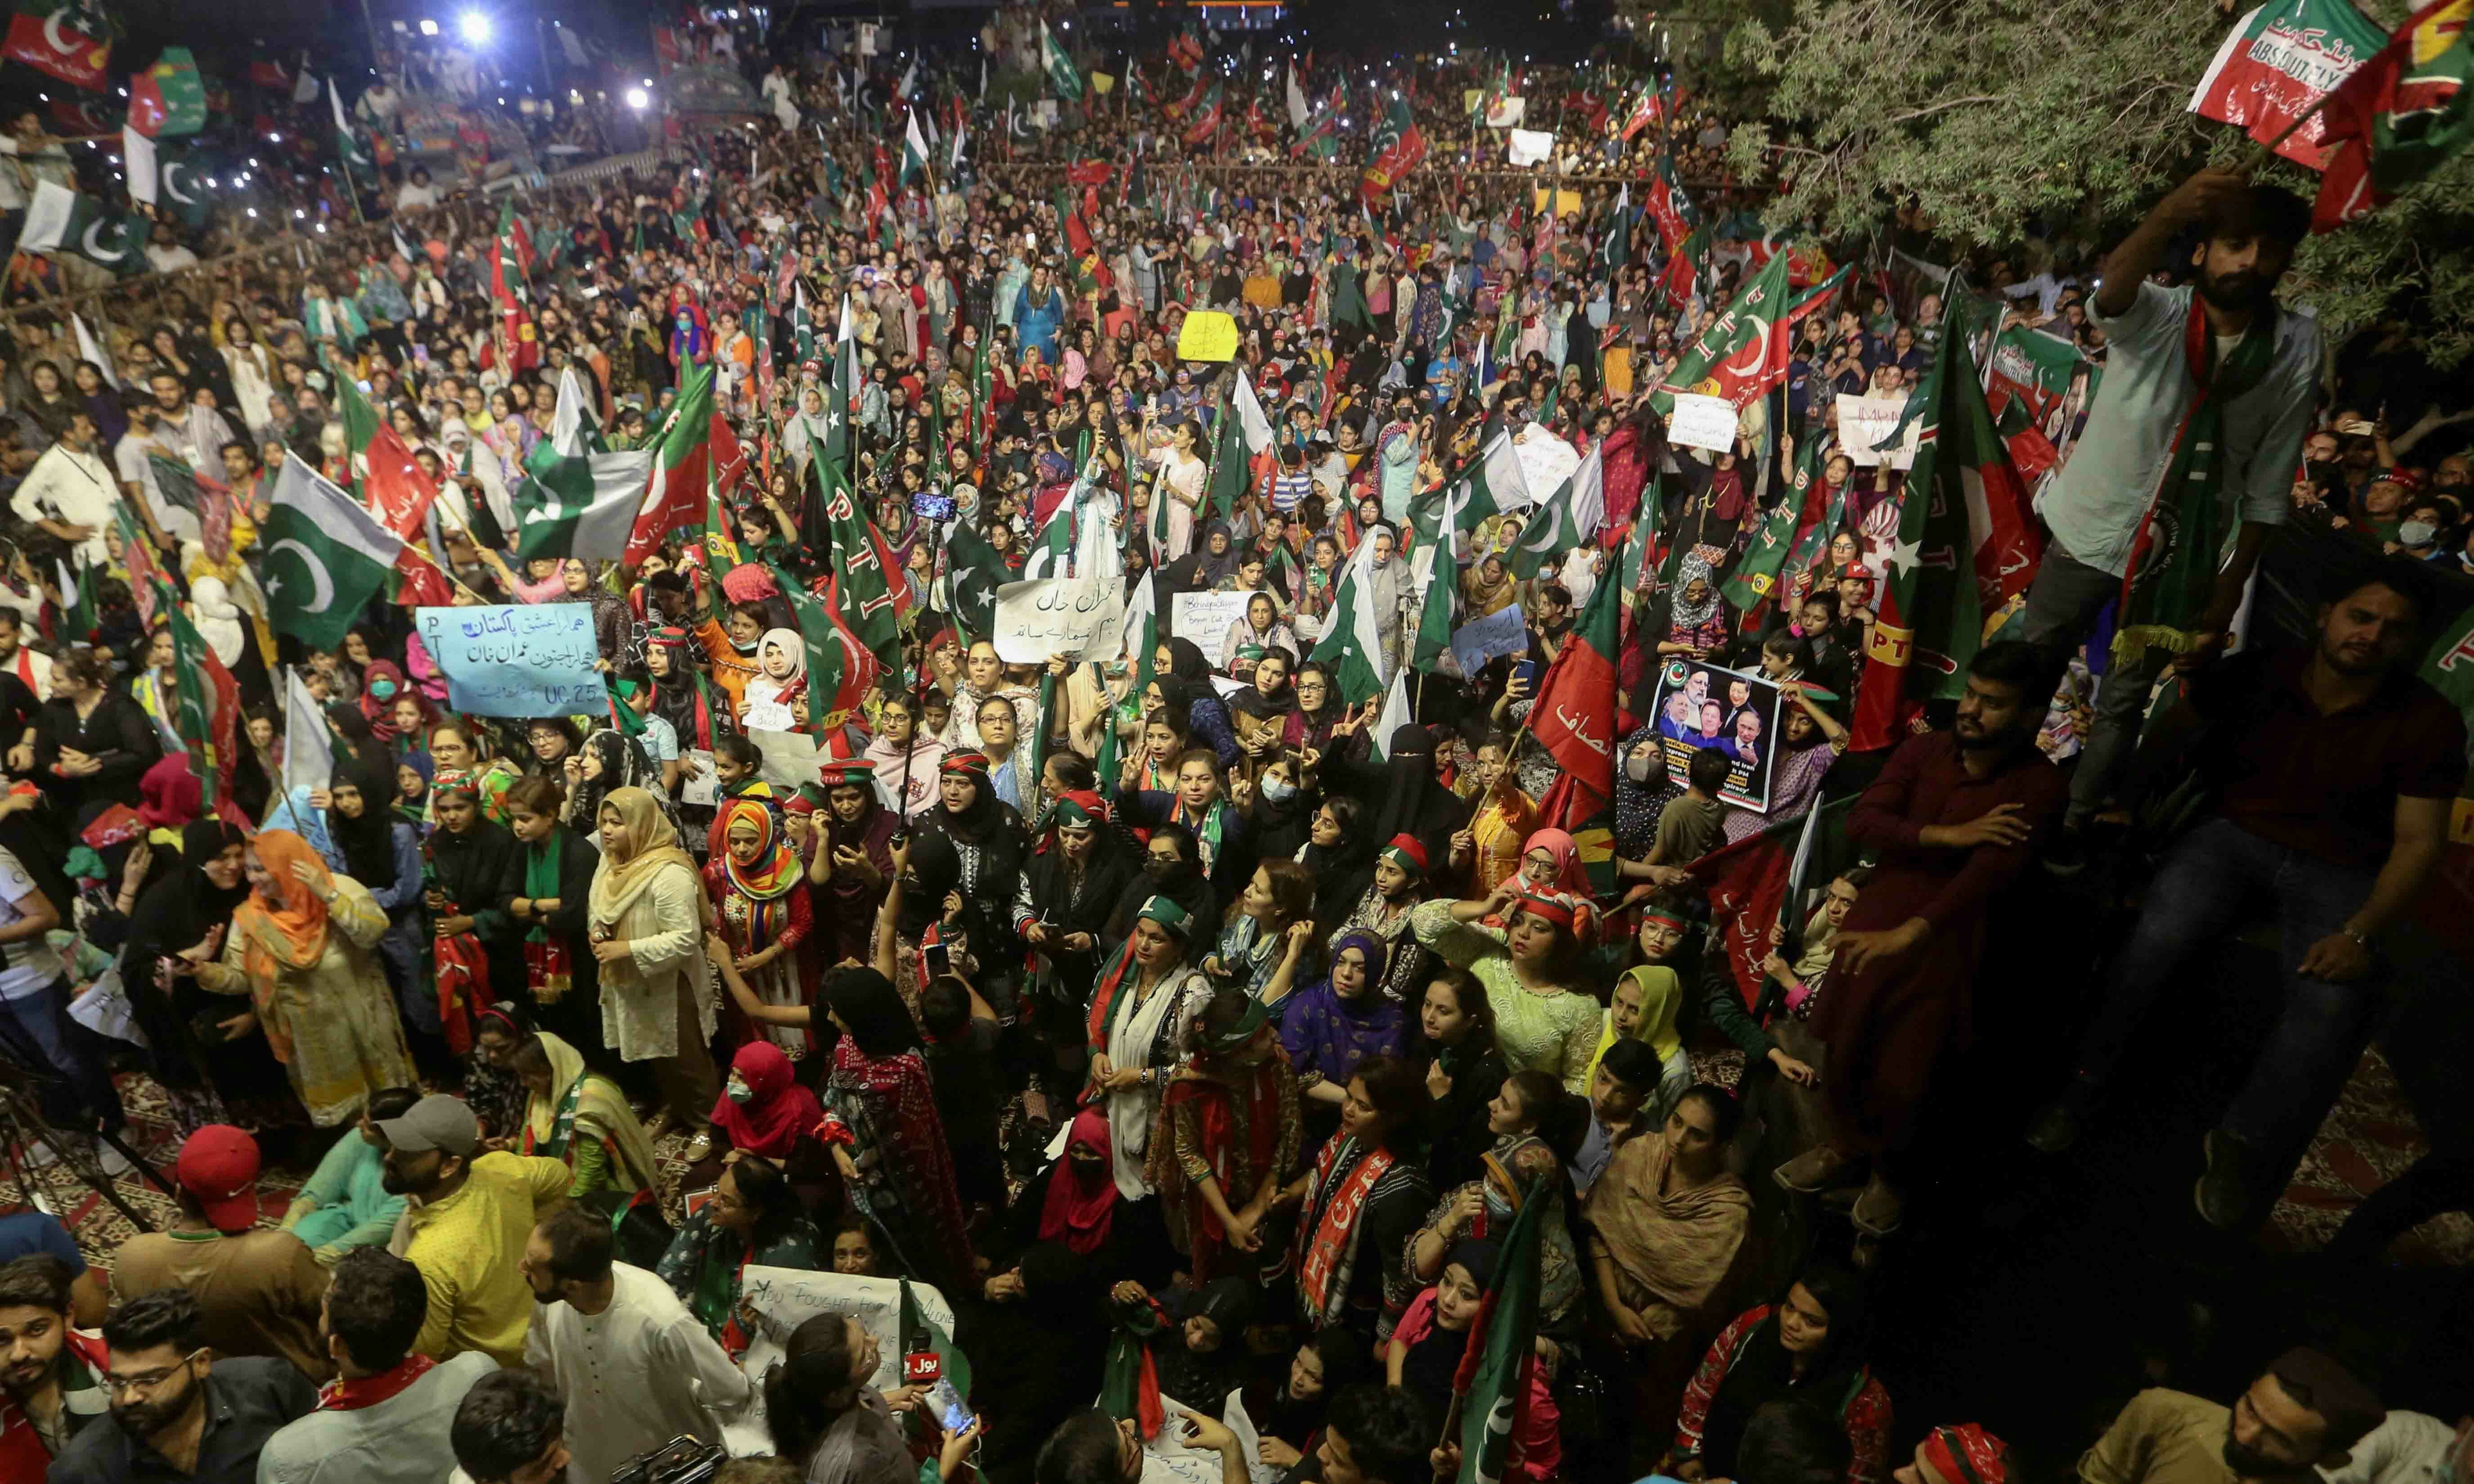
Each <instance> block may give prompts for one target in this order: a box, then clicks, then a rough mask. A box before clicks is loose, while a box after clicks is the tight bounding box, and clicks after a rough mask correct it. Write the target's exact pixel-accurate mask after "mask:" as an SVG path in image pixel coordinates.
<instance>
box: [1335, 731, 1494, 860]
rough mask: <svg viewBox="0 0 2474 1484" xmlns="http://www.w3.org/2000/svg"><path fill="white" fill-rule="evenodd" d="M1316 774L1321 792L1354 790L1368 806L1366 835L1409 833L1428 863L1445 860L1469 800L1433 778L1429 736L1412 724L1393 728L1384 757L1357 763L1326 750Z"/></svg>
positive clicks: (1388, 837)
mask: <svg viewBox="0 0 2474 1484" xmlns="http://www.w3.org/2000/svg"><path fill="white" fill-rule="evenodd" d="M1316 772H1317V774H1318V775H1319V776H1320V778H1321V779H1322V786H1323V790H1324V792H1326V793H1349V794H1354V795H1356V796H1357V797H1358V798H1359V799H1362V800H1365V801H1367V802H1369V803H1370V805H1371V806H1372V818H1371V819H1370V821H1369V822H1368V829H1367V833H1368V834H1369V835H1370V836H1371V837H1373V838H1374V839H1376V840H1384V841H1388V840H1392V839H1394V838H1395V837H1397V836H1400V835H1415V836H1416V837H1417V838H1418V842H1419V844H1420V845H1422V846H1424V847H1425V849H1426V858H1427V859H1428V860H1429V861H1441V860H1447V859H1449V858H1450V856H1451V849H1452V836H1454V835H1456V834H1458V833H1459V832H1460V829H1461V826H1463V825H1464V824H1466V823H1467V820H1468V816H1469V802H1468V801H1467V800H1466V799H1463V798H1461V797H1460V796H1459V795H1458V794H1455V793H1453V792H1452V791H1451V790H1450V789H1448V788H1446V787H1444V786H1443V780H1442V779H1441V778H1437V777H1436V776H1435V739H1434V736H1433V734H1432V733H1430V732H1428V731H1427V730H1426V729H1425V728H1423V727H1420V726H1419V725H1418V724H1417V723H1415V722H1409V723H1406V724H1404V725H1402V726H1400V727H1397V728H1395V729H1394V730H1393V732H1392V752H1391V755H1390V757H1389V758H1387V759H1384V760H1382V761H1373V760H1369V761H1366V762H1358V761H1355V760H1353V759H1351V758H1348V757H1346V756H1343V755H1341V754H1338V753H1335V752H1330V751H1326V752H1325V753H1324V754H1322V758H1321V759H1320V760H1319V761H1318V764H1317V768H1316Z"/></svg>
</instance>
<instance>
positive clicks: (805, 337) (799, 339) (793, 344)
mask: <svg viewBox="0 0 2474 1484" xmlns="http://www.w3.org/2000/svg"><path fill="white" fill-rule="evenodd" d="M790 354H791V357H792V359H794V360H796V361H797V362H798V363H799V364H800V365H802V366H805V365H807V364H808V362H809V361H811V360H813V359H814V357H815V354H816V322H815V319H814V317H813V316H812V315H810V314H809V313H808V285H807V284H806V282H805V281H803V280H797V279H794V280H792V281H791V284H790Z"/></svg>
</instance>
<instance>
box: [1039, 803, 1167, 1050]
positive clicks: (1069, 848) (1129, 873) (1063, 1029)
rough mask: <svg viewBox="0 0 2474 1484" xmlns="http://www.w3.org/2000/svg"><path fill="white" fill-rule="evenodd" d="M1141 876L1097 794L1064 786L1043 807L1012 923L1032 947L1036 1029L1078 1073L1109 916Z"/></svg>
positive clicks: (1131, 846) (1126, 842)
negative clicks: (1085, 1022)
mask: <svg viewBox="0 0 2474 1484" xmlns="http://www.w3.org/2000/svg"><path fill="white" fill-rule="evenodd" d="M1141 875H1142V868H1141V860H1140V857H1139V856H1138V854H1137V853H1136V851H1135V849H1134V844H1133V840H1132V838H1131V837H1130V836H1128V835H1127V834H1126V833H1125V831H1124V830H1122V829H1121V828H1119V827H1118V826H1117V823H1116V816H1115V811H1114V810H1112V809H1110V808H1109V807H1108V804H1107V802H1105V801H1104V800H1103V799H1102V798H1101V797H1100V796H1099V795H1098V794H1097V793H1095V792H1091V791H1089V790H1084V789H1075V790H1070V791H1068V792H1066V793H1063V794H1060V795H1058V796H1057V799H1056V802H1055V803H1053V804H1051V805H1049V809H1048V813H1047V815H1046V816H1045V817H1044V818H1043V819H1042V820H1041V821H1040V836H1039V841H1038V843H1037V844H1036V845H1035V846H1034V847H1033V848H1032V850H1031V860H1030V862H1029V863H1028V864H1027V865H1025V866H1024V867H1023V871H1022V886H1021V889H1020V890H1019V891H1017V892H1016V893H1015V894H1014V902H1013V924H1014V928H1015V930H1016V931H1017V932H1019V933H1021V934H1022V937H1023V941H1024V942H1026V943H1028V944H1030V945H1031V946H1032V947H1034V948H1036V949H1037V950H1038V952H1039V956H1040V957H1039V962H1040V967H1039V968H1038V969H1037V971H1036V972H1035V973H1034V974H1033V975H1032V979H1031V983H1032V985H1033V987H1034V988H1035V989H1036V990H1038V991H1039V993H1037V994H1036V995H1035V996H1034V997H1033V1000H1032V1004H1033V1006H1034V1010H1033V1014H1034V1017H1035V1018H1036V1020H1037V1022H1038V1024H1039V1028H1040V1030H1041V1032H1042V1034H1043V1035H1045V1036H1047V1037H1048V1038H1049V1041H1050V1043H1051V1044H1052V1045H1053V1046H1054V1047H1055V1049H1056V1050H1057V1052H1058V1053H1059V1055H1060V1057H1064V1056H1069V1055H1070V1058H1071V1061H1072V1065H1073V1066H1074V1067H1075V1068H1076V1069H1077V1070H1078V1071H1079V1068H1080V1067H1081V1066H1082V1065H1083V1063H1084V1061H1085V1060H1086V1054H1085V1052H1084V1049H1083V1036H1084V1027H1083V1024H1082V1016H1083V1014H1084V1012H1085V1011H1086V1009H1087V1008H1088V1007H1089V1005H1090V1002H1091V986H1092V985H1093V984H1094V983H1096V982H1097V981H1098V979H1099V977H1100V969H1101V966H1102V965H1103V964H1104V963H1105V962H1106V959H1105V958H1104V956H1103V951H1104V950H1103V946H1102V945H1104V943H1105V942H1106V939H1107V928H1108V915H1109V913H1110V912H1111V911H1112V910H1114V908H1115V907H1116V905H1117V903H1118V901H1119V899H1120V898H1123V897H1124V896H1125V894H1126V888H1127V887H1128V885H1130V884H1131V883H1132V882H1134V881H1135V880H1137V879H1139V878H1140V877H1141ZM1049 1080H1050V1082H1051V1083H1052V1085H1053V1084H1054V1083H1055V1079H1054V1078H1051V1079H1049ZM1074 1080H1075V1081H1078V1082H1079V1077H1077V1078H1075V1079H1074Z"/></svg>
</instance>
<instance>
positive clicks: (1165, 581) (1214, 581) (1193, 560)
mask: <svg viewBox="0 0 2474 1484" xmlns="http://www.w3.org/2000/svg"><path fill="white" fill-rule="evenodd" d="M1154 492H1156V491H1154ZM1236 570H1237V547H1236V543H1235V541H1234V539H1232V538H1231V537H1230V536H1229V533H1228V523H1227V522H1226V521H1225V520H1213V521H1212V522H1211V523H1210V524H1208V525H1206V526H1204V527H1203V528H1202V540H1201V544H1199V545H1197V546H1196V547H1195V548H1194V550H1193V551H1192V552H1191V553H1189V554H1187V555H1186V556H1184V557H1181V558H1179V559H1178V560H1176V561H1175V562H1170V563H1169V564H1168V565H1166V566H1164V567H1162V568H1160V583H1161V585H1162V586H1164V587H1166V588H1167V590H1169V591H1171V592H1208V591H1210V590H1211V589H1212V588H1214V587H1217V586H1220V582H1221V579H1223V578H1225V577H1226V576H1228V575H1229V574H1230V573H1231V572H1234V571H1236Z"/></svg>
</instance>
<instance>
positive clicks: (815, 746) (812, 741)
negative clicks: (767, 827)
mask: <svg viewBox="0 0 2474 1484" xmlns="http://www.w3.org/2000/svg"><path fill="white" fill-rule="evenodd" d="M747 740H748V741H750V742H753V743H755V744H756V751H757V752H758V754H761V758H760V760H759V762H758V763H757V766H756V776H757V777H758V778H763V779H764V781H765V782H767V783H770V784H772V785H773V786H774V787H776V788H797V787H798V786H799V785H801V784H802V783H813V782H814V781H816V759H817V758H819V757H821V756H823V755H824V752H825V744H824V743H823V741H821V740H820V739H818V738H815V737H812V736H810V735H808V734H807V733H806V732H804V731H755V730H751V731H749V732H748V733H747Z"/></svg>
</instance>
